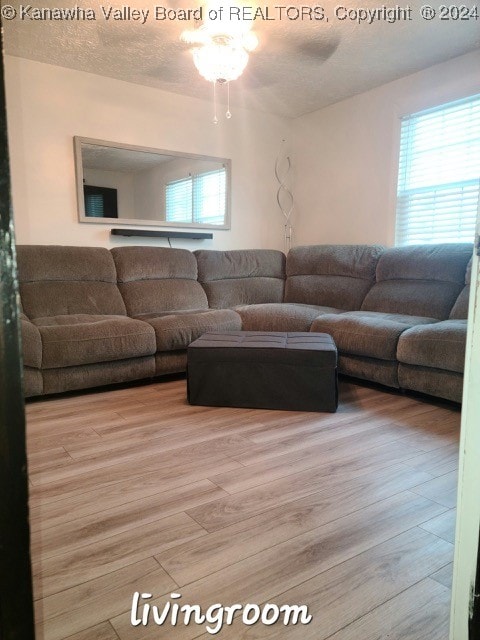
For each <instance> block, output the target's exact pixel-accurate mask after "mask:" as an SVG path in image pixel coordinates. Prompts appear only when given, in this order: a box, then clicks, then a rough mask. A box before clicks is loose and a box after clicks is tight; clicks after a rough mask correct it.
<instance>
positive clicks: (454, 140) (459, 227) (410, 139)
mask: <svg viewBox="0 0 480 640" xmlns="http://www.w3.org/2000/svg"><path fill="white" fill-rule="evenodd" d="M479 183H480V95H477V96H474V97H472V98H468V99H466V100H460V101H458V102H452V103H450V104H446V105H442V106H440V107H437V108H435V109H429V110H428V111H421V112H419V113H414V114H412V115H410V116H407V117H405V118H403V119H402V129H401V142H400V162H399V175H398V189H397V218H396V244H397V245H405V244H424V243H425V244H426V243H433V242H472V241H473V237H474V232H475V221H476V215H477V208H478V198H479Z"/></svg>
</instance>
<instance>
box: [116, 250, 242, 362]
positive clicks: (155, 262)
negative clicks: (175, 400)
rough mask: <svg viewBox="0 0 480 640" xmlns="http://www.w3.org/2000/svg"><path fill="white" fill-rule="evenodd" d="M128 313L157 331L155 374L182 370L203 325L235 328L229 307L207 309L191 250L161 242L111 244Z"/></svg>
mask: <svg viewBox="0 0 480 640" xmlns="http://www.w3.org/2000/svg"><path fill="white" fill-rule="evenodd" d="M112 255H113V259H114V261H115V265H116V268H117V274H118V283H119V284H118V286H119V288H120V292H121V294H122V296H123V299H124V301H125V305H126V308H127V312H128V314H129V315H130V316H131V317H133V318H136V319H137V321H142V322H144V323H146V324H147V325H149V326H150V327H151V328H152V329H153V331H154V333H155V354H156V355H155V375H161V374H166V373H177V372H179V371H185V368H186V353H187V352H186V349H187V347H188V345H189V344H190V343H191V342H193V341H194V340H196V339H197V338H199V337H200V336H201V335H202V334H203V333H205V332H207V331H239V330H240V329H241V320H240V317H239V315H238V314H237V313H235V311H232V310H231V309H225V308H223V309H210V308H209V306H208V300H207V296H206V294H205V291H204V290H203V288H202V286H201V284H200V283H199V282H198V280H197V276H198V273H197V261H196V259H195V256H194V255H193V253H191V252H190V251H186V250H184V249H164V248H160V247H118V248H115V249H112Z"/></svg>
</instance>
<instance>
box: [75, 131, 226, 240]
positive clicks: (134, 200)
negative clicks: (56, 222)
mask: <svg viewBox="0 0 480 640" xmlns="http://www.w3.org/2000/svg"><path fill="white" fill-rule="evenodd" d="M74 147H75V167H76V180H77V200H78V216H79V220H80V222H92V223H97V224H98V223H100V224H115V223H116V224H126V225H133V224H135V225H155V226H162V227H177V228H178V227H183V228H185V227H186V228H191V229H192V228H193V229H200V228H208V229H230V181H231V175H230V174H231V162H230V160H227V159H225V158H211V157H207V156H199V155H193V154H186V153H177V152H173V151H162V150H159V149H150V148H146V147H136V146H132V145H126V144H118V143H115V142H105V141H104V140H93V139H90V138H80V137H78V136H76V137H75V138H74Z"/></svg>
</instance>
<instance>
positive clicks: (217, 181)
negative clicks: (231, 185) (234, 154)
mask: <svg viewBox="0 0 480 640" xmlns="http://www.w3.org/2000/svg"><path fill="white" fill-rule="evenodd" d="M226 189H227V179H226V171H225V169H224V168H222V169H218V170H215V171H208V172H205V173H200V174H197V175H190V176H188V177H187V178H182V179H181V180H175V181H173V182H169V183H168V184H167V186H166V194H165V197H166V218H167V220H168V221H169V222H193V223H201V224H211V225H223V224H224V223H225V208H226Z"/></svg>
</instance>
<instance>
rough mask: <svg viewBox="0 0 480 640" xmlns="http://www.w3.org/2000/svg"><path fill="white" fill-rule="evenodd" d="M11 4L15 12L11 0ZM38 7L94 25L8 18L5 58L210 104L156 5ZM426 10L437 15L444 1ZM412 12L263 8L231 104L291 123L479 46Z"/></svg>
mask: <svg viewBox="0 0 480 640" xmlns="http://www.w3.org/2000/svg"><path fill="white" fill-rule="evenodd" d="M2 1H3V0H2ZM11 4H12V5H13V6H14V7H19V6H20V3H19V2H17V0H14V2H12V3H11ZM39 4H40V5H41V6H42V7H58V6H62V7H69V6H70V7H74V6H75V5H77V6H79V7H82V8H86V7H91V8H93V9H94V10H95V13H96V20H95V21H91V22H89V21H39V20H32V19H29V18H28V17H27V18H26V19H23V20H20V19H18V18H17V19H15V20H11V21H9V22H8V21H4V27H5V48H6V52H7V53H9V54H11V55H16V56H21V57H24V58H29V59H32V60H38V61H40V62H46V63H49V64H54V65H60V66H63V67H69V68H72V69H78V70H81V71H87V72H90V73H96V74H99V75H103V76H109V77H112V78H118V79H121V80H126V81H128V82H133V83H137V84H142V85H147V86H151V87H158V88H160V89H164V90H166V91H172V92H174V93H179V94H184V95H189V96H195V97H199V98H206V99H209V100H210V99H211V86H210V85H209V83H207V82H206V81H205V80H202V79H201V78H200V77H199V75H198V72H197V71H196V69H195V68H194V66H193V62H192V58H191V55H190V52H189V51H188V47H187V45H185V44H184V43H182V42H181V41H180V34H181V33H182V31H183V30H184V29H186V28H189V29H191V28H193V27H194V23H193V22H185V21H180V20H172V21H167V22H164V21H156V20H155V19H154V16H153V14H154V3H152V4H149V0H131V2H130V4H129V6H130V7H132V8H137V9H144V10H146V9H149V11H150V14H149V17H148V19H147V20H146V22H145V24H140V23H139V22H135V21H132V20H130V21H128V20H123V21H120V20H117V21H113V20H112V19H110V20H109V21H107V20H106V19H105V18H104V16H103V13H102V10H101V3H100V2H98V1H97V0H88V1H87V2H81V1H80V2H77V3H75V1H74V0H62V2H59V1H58V0H42V2H41V3H39ZM220 4H221V3H220ZM243 4H246V5H248V6H253V5H254V3H245V2H244V3H243ZM429 4H430V5H431V6H433V7H436V8H438V7H439V6H440V5H441V4H443V3H442V2H436V1H433V2H430V3H429ZM447 4H448V3H447ZM467 4H469V3H467ZM167 5H168V7H169V8H172V9H175V8H177V9H178V8H192V9H193V8H196V7H198V6H199V5H200V3H199V2H195V1H194V0H191V2H190V3H188V1H184V2H173V1H172V2H168V3H166V6H167ZM305 5H307V3H305ZM410 5H411V6H412V8H413V9H412V14H411V17H412V20H409V21H398V22H396V23H394V24H389V23H388V22H387V21H385V20H383V21H381V20H380V21H378V20H377V21H373V22H372V24H366V23H363V24H358V23H357V22H355V21H351V20H344V21H340V20H338V19H337V18H335V15H334V10H335V7H337V6H339V0H335V1H333V0H325V2H324V8H325V14H326V16H328V18H329V20H328V22H325V21H322V22H320V21H310V20H303V21H302V20H300V19H298V20H289V19H287V18H286V17H285V15H283V16H282V17H281V16H280V15H279V12H278V9H275V7H278V6H279V5H278V3H262V4H261V5H260V6H261V7H262V8H263V17H264V18H265V17H266V10H265V8H266V7H268V8H269V10H270V13H269V18H270V19H269V20H266V19H263V20H262V19H261V18H260V19H257V20H255V21H254V22H253V27H254V30H255V33H256V34H257V35H258V38H259V40H260V44H259V47H258V49H257V50H256V51H255V52H254V53H253V54H252V55H251V56H250V62H249V64H248V67H247V70H246V71H245V73H244V74H243V76H242V77H241V78H240V79H239V80H238V81H236V82H235V83H232V90H231V94H232V95H231V100H232V103H233V104H234V105H239V106H240V105H241V106H245V107H251V108H257V109H261V110H266V111H270V112H273V113H278V114H279V115H284V116H293V117H295V116H299V115H302V114H304V113H308V112H310V111H314V110H316V109H319V108H321V107H324V106H326V105H328V104H332V103H334V102H337V101H339V100H342V99H344V98H346V97H349V96H352V95H355V94H357V93H360V92H363V91H366V90H368V89H371V88H373V87H376V86H379V85H381V84H384V83H386V82H389V81H391V80H394V79H396V78H399V77H402V76H405V75H408V74H410V73H413V72H415V71H419V70H421V69H424V68H426V67H429V66H431V65H433V64H436V63H439V62H443V61H445V60H448V59H450V58H453V57H455V56H459V55H462V54H464V53H467V52H469V51H472V50H474V49H476V48H478V47H480V20H478V21H475V20H473V19H472V20H466V21H463V20H462V21H461V20H456V21H455V20H447V21H441V20H439V19H438V18H436V19H434V20H431V21H427V20H425V19H422V18H421V16H420V14H419V10H420V6H421V2H419V1H418V0H414V1H413V2H411V3H410ZM24 6H25V5H24ZM103 6H104V7H105V8H107V7H109V6H110V5H108V4H104V5H103ZM115 6H123V5H120V4H119V5H115ZM256 6H257V7H258V6H259V3H257V4H256ZM286 6H294V8H298V7H299V6H300V5H299V4H296V5H286ZM311 6H312V7H313V6H314V4H313V3H312V5H311ZM347 6H348V7H349V8H350V9H353V10H354V9H356V8H358V7H361V6H363V7H365V6H366V7H370V8H372V7H375V6H376V7H382V4H381V3H377V4H376V5H375V4H374V3H373V2H372V1H371V0H363V1H362V0H360V1H359V0H351V1H350V2H348V4H347ZM400 6H408V5H407V4H405V5H400ZM293 14H295V12H294V11H293V12H292V15H293ZM272 18H273V19H272Z"/></svg>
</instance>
